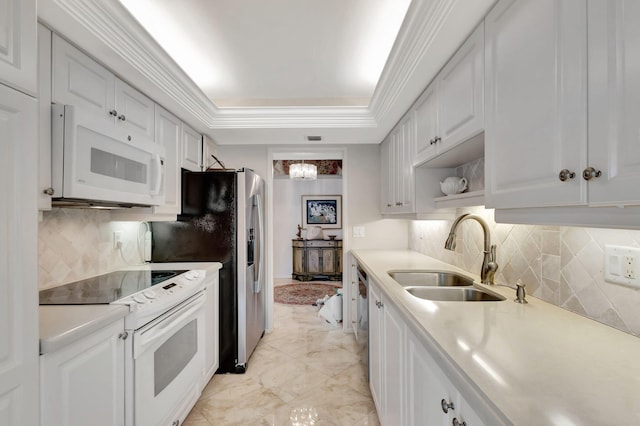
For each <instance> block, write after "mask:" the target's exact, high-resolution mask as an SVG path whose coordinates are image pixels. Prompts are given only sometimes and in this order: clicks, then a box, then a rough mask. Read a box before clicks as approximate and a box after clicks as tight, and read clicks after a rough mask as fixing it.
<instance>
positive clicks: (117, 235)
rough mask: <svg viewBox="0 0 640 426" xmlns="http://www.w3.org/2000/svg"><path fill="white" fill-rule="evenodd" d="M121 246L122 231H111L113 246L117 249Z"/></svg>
mask: <svg viewBox="0 0 640 426" xmlns="http://www.w3.org/2000/svg"><path fill="white" fill-rule="evenodd" d="M120 247H122V231H113V248H114V249H119V248H120Z"/></svg>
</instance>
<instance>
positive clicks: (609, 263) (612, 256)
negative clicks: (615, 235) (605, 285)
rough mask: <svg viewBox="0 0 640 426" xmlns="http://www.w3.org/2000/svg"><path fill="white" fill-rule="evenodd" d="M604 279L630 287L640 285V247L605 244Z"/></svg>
mask: <svg viewBox="0 0 640 426" xmlns="http://www.w3.org/2000/svg"><path fill="white" fill-rule="evenodd" d="M604 258H605V261H604V280H605V281H608V282H611V283H616V284H622V285H626V286H629V287H640V279H638V270H637V264H638V261H637V259H638V258H640V248H636V247H624V246H614V245H609V244H607V245H605V246H604Z"/></svg>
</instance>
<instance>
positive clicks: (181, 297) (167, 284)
mask: <svg viewBox="0 0 640 426" xmlns="http://www.w3.org/2000/svg"><path fill="white" fill-rule="evenodd" d="M205 276H206V272H205V271H202V270H191V271H187V272H185V273H183V274H180V275H178V276H176V277H173V278H170V279H168V280H166V281H163V282H160V283H158V284H156V285H154V286H153V287H151V288H147V289H145V290H141V291H139V292H137V293H134V294H132V295H130V296H127V297H125V298H122V299H120V300H117V301H115V302H113V304H118V305H129V308H130V311H131V313H130V314H129V315H128V316H127V318H126V319H125V327H126V328H138V327H140V326H142V325H144V324H146V323H147V322H149V321H151V320H152V319H154V318H156V317H158V316H159V315H161V314H162V313H164V312H166V311H168V310H169V309H171V308H173V307H174V306H176V305H178V304H180V303H182V302H183V301H185V300H186V299H188V298H189V297H191V296H193V295H194V294H196V293H198V292H200V291H203V290H204V279H205Z"/></svg>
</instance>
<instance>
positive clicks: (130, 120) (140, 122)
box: [115, 79, 155, 139]
mask: <svg viewBox="0 0 640 426" xmlns="http://www.w3.org/2000/svg"><path fill="white" fill-rule="evenodd" d="M115 105H116V111H117V112H118V116H117V117H116V118H117V119H116V123H117V124H118V125H119V126H122V127H123V128H125V129H127V131H128V132H133V133H136V134H139V135H143V136H146V137H148V138H149V139H153V138H154V134H155V127H154V121H155V120H154V117H155V104H154V103H153V101H152V100H151V99H149V98H147V97H146V96H145V95H143V94H142V93H140V92H138V91H137V90H136V89H134V88H133V87H131V86H129V85H128V84H127V83H125V82H124V81H122V80H119V79H116V82H115Z"/></svg>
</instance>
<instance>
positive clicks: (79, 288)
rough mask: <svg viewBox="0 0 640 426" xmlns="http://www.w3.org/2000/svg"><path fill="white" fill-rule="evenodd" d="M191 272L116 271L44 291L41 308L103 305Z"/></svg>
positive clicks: (41, 296) (41, 297)
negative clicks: (43, 306) (47, 306)
mask: <svg viewBox="0 0 640 426" xmlns="http://www.w3.org/2000/svg"><path fill="white" fill-rule="evenodd" d="M183 272H187V271H115V272H111V273H108V274H104V275H98V276H97V277H93V278H88V279H86V280H81V281H76V282H73V283H69V284H65V285H61V286H59V287H53V288H49V289H47V290H42V291H41V292H40V304H41V305H101V304H108V303H111V302H114V301H116V300H119V299H122V298H124V297H127V296H129V295H131V294H133V293H137V292H139V291H140V290H144V289H145V288H149V287H151V286H154V285H156V284H159V283H161V282H163V281H166V280H168V279H171V278H173V277H175V276H177V275H180V274H182V273H183Z"/></svg>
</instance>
